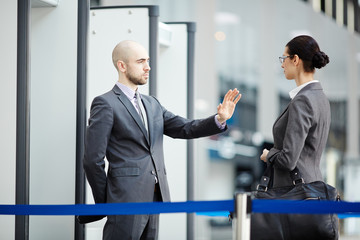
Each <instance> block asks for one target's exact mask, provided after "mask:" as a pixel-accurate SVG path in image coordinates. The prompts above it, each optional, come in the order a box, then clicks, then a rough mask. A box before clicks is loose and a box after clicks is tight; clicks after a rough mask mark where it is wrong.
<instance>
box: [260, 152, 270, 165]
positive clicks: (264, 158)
mask: <svg viewBox="0 0 360 240" xmlns="http://www.w3.org/2000/svg"><path fill="white" fill-rule="evenodd" d="M268 153H269V150H267V149H266V148H264V150H263V153H262V154H261V156H260V159H261V161H263V162H265V163H266V162H267V160H266V157H267V155H268Z"/></svg>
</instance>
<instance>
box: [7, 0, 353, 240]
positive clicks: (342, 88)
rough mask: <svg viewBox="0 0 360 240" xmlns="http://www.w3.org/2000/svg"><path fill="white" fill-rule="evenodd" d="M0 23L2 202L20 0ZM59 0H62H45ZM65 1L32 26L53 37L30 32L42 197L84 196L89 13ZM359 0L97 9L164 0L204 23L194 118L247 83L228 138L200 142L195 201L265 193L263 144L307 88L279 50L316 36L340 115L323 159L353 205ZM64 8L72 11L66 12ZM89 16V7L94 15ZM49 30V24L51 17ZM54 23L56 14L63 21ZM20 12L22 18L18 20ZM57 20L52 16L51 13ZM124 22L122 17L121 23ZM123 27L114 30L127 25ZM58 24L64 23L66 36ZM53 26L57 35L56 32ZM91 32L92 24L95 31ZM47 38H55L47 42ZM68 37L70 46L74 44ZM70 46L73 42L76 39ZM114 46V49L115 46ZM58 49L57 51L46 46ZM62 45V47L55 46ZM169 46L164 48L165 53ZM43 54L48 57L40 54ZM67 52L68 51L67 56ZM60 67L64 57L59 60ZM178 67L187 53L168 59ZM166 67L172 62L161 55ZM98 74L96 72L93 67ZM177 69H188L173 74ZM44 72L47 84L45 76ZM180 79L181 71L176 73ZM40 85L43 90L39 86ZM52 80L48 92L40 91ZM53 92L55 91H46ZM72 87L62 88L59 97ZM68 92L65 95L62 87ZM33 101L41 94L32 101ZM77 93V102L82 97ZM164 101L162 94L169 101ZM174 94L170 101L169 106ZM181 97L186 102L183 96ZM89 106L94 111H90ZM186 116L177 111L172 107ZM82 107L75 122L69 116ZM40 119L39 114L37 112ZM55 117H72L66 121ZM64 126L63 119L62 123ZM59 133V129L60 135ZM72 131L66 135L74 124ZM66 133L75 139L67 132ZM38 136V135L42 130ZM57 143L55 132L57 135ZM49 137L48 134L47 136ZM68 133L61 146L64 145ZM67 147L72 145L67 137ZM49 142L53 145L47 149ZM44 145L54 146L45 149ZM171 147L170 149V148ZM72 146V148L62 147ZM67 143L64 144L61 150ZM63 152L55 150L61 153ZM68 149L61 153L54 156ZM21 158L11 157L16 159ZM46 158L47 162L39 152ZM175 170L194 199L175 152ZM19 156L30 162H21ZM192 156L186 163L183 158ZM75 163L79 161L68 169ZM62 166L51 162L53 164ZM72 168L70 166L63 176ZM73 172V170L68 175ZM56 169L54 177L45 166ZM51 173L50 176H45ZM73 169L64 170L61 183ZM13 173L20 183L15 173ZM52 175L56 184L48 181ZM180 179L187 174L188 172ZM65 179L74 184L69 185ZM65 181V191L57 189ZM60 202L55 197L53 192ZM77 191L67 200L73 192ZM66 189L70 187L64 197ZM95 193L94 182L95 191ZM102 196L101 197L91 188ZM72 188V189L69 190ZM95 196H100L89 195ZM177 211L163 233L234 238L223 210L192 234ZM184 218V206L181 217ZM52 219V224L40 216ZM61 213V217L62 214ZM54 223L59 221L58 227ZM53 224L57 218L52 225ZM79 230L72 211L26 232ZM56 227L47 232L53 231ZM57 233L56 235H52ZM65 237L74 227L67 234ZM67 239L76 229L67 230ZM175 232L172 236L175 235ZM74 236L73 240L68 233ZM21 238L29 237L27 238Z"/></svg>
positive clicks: (165, 18)
mask: <svg viewBox="0 0 360 240" xmlns="http://www.w3.org/2000/svg"><path fill="white" fill-rule="evenodd" d="M1 2H2V4H3V6H5V8H2V10H0V12H1V13H2V14H0V15H1V16H0V20H1V21H0V26H1V28H2V29H4V34H2V37H1V38H0V43H1V44H0V49H2V51H3V52H4V54H3V56H2V57H0V63H1V64H0V65H1V66H2V67H1V69H2V73H0V78H1V79H2V80H0V81H1V85H2V86H5V87H4V88H3V87H1V88H2V90H0V93H1V94H0V100H1V101H0V102H2V103H0V106H1V107H2V108H3V109H4V111H3V115H2V118H1V119H0V131H1V132H2V134H0V135H2V136H0V142H1V144H0V149H1V152H3V153H4V157H3V158H2V159H1V160H0V162H1V164H2V165H3V166H4V167H3V168H2V169H0V179H2V181H1V182H2V183H0V189H2V191H4V192H6V193H7V194H5V195H2V196H0V203H9V204H13V203H14V202H16V199H15V189H16V187H15V186H16V179H17V178H16V177H15V173H14V172H15V171H16V161H15V159H18V155H16V153H18V152H17V151H16V146H17V145H16V144H15V142H16V137H15V136H16V119H17V118H16V116H17V114H16V111H15V110H14V109H16V102H17V101H16V95H17V94H19V92H18V93H17V94H16V79H17V77H18V76H17V74H16V60H17V58H16V52H17V46H16V44H14V42H16V40H17V35H16V30H14V29H16V27H17V21H16V19H17V14H19V13H17V5H16V4H14V3H11V2H12V1H7V0H1ZM34 2H50V5H51V4H52V3H51V1H34ZM54 2H57V3H56V4H54V5H55V6H56V7H53V6H52V7H45V8H40V9H34V8H32V10H31V11H32V13H31V14H32V17H31V24H32V25H31V26H32V28H33V29H35V27H36V29H40V28H41V29H46V35H44V33H45V32H44V33H43V35H41V39H42V40H44V41H39V37H38V36H37V37H36V35H35V34H33V35H30V42H31V44H32V46H33V49H35V50H36V51H37V53H35V50H34V51H33V52H32V55H31V59H32V63H31V72H32V85H31V89H32V90H34V91H31V90H30V92H32V101H31V107H30V108H31V109H32V112H31V116H32V118H34V119H33V121H32V122H31V127H30V128H31V133H32V134H33V135H31V136H32V137H31V138H30V142H31V143H30V146H31V148H30V153H29V154H28V159H29V161H30V162H32V163H33V164H34V165H33V166H34V167H33V168H30V170H29V172H28V173H29V175H30V176H29V179H30V192H29V195H30V200H29V203H37V204H47V203H53V204H64V203H70V204H73V203H74V202H76V199H75V197H74V195H73V194H72V193H73V192H75V191H77V188H76V187H75V185H74V182H76V181H77V180H76V174H75V172H76V168H75V159H76V158H77V157H76V154H77V150H76V149H77V148H76V143H75V142H76V139H75V137H74V136H75V132H76V129H77V128H76V124H75V123H74V122H75V121H74V118H75V116H76V112H77V111H78V110H77V108H76V105H74V101H73V100H75V99H76V97H77V95H78V94H79V93H78V92H76V88H77V86H76V78H77V75H76V74H77V71H76V66H77V65H76V64H77V63H76V56H77V55H76V53H77V51H78V47H79V46H77V45H76V39H77V31H78V29H77V27H76V26H77V24H76V22H77V21H78V15H79V14H80V11H79V9H77V8H78V3H77V1H73V2H72V1H70V0H61V1H56V0H54ZM359 2H360V1H358V0H309V1H300V0H252V1H246V0H171V1H169V0H146V1H145V0H143V1H142V0H91V1H90V2H89V7H90V8H97V7H109V6H127V5H129V6H134V5H135V6H142V5H156V6H159V21H160V22H163V23H166V22H194V23H195V24H196V31H195V47H194V56H195V57H194V85H193V94H194V106H193V107H194V117H195V118H202V117H207V116H209V115H210V114H214V113H215V112H216V106H217V105H218V104H219V103H220V102H221V101H222V98H223V96H224V95H225V93H226V92H227V91H228V89H230V88H231V89H232V88H237V89H239V91H240V92H241V93H242V98H241V100H240V102H239V103H238V104H237V107H236V111H235V114H234V116H233V117H232V119H230V120H229V121H228V122H227V124H228V126H229V130H228V131H226V132H225V133H223V134H220V135H216V136H212V137H209V138H204V139H197V140H195V141H194V142H193V144H194V156H195V157H194V159H195V161H194V193H195V195H194V199H195V200H224V199H232V198H233V197H234V194H235V193H236V192H244V191H246V192H249V191H252V190H254V189H255V187H256V185H257V182H258V179H259V177H260V176H261V174H262V171H263V170H264V165H263V164H262V162H261V161H260V159H259V156H260V154H261V152H262V149H263V148H270V147H271V146H272V124H273V123H274V121H275V120H276V118H277V117H278V115H279V114H280V113H281V112H282V110H283V109H284V107H286V105H287V103H288V102H289V101H290V98H289V94H288V93H289V91H290V90H292V89H293V88H295V87H296V85H295V82H294V81H289V80H286V79H285V77H284V75H283V70H282V68H281V64H280V63H279V60H278V57H279V56H281V55H282V54H283V51H284V47H285V45H286V44H287V42H288V41H289V40H291V39H292V38H293V37H295V36H297V35H301V34H307V35H311V36H313V37H314V38H315V39H316V40H317V42H318V44H319V46H320V48H321V50H322V51H323V52H325V53H326V54H327V55H328V56H329V58H330V63H329V64H328V65H327V66H326V67H325V68H323V69H320V70H317V72H316V74H315V78H316V79H318V80H319V81H320V82H321V84H322V86H323V88H324V91H325V93H326V95H327V96H328V99H329V101H330V105H331V111H332V118H331V120H332V122H331V128H330V133H329V138H328V142H327V146H326V149H325V151H324V154H323V160H322V163H321V164H322V165H321V169H322V173H323V176H324V180H325V181H326V182H327V183H329V184H331V185H333V186H335V187H336V188H337V189H338V190H339V192H340V194H341V198H342V199H343V200H345V201H357V202H359V201H360V191H358V185H359V184H360V157H359V147H360V131H359V120H360V101H359V100H360V98H359V96H360V35H359V34H360V26H359V24H360V17H359V14H360V8H359ZM57 11H62V13H61V15H60V16H59V15H56V14H57V13H56V12H57ZM89 15H90V14H89ZM51 19H53V20H52V22H51V25H49V26H47V22H49V21H51ZM54 19H55V20H54ZM10 20H11V21H10ZM44 20H46V21H44ZM119 24H120V23H119ZM116 25H117V23H114V26H115V27H114V26H109V27H110V28H113V30H114V31H116ZM56 29H63V30H62V32H60V31H59V30H56ZM52 31H54V32H52ZM89 32H90V33H93V32H92V29H91V27H90V28H89ZM46 40H48V41H46ZM66 42H67V44H68V45H66V48H65V46H64V45H63V44H64V43H66ZM69 46H70V47H69ZM112 47H113V46H110V48H111V49H112ZM44 49H47V50H44ZM48 49H51V54H50V55H46V53H45V52H46V51H48ZM164 51H165V50H164V49H161V48H160V55H161V54H162V52H164ZM39 52H42V54H39ZM56 59H62V60H61V61H57V60H56ZM51 63H53V64H51ZM169 64H170V65H174V66H176V64H177V61H176V59H170V60H169ZM157 68H158V70H159V72H163V71H164V72H166V68H165V67H162V65H161V64H160V63H159V65H158V66H157ZM87 71H90V70H89V69H87ZM171 74H173V75H178V74H181V73H180V72H176V71H174V72H172V73H171ZM37 80H41V81H38V82H37ZM169 81H171V79H169ZM36 86H39V89H36V91H35V87H36ZM40 86H42V88H41V87H40ZM46 92H48V93H46ZM51 93H52V94H54V93H55V95H56V94H58V93H59V99H61V100H56V101H61V103H62V104H63V105H62V109H53V108H50V109H47V110H48V111H49V112H50V113H51V114H49V115H50V116H51V117H47V116H44V114H43V110H44V107H43V105H42V104H43V102H44V99H45V98H44V97H43V96H42V94H47V97H48V98H46V99H50V100H49V101H50V102H51V101H55V100H53V99H52V98H51V97H50V98H49V96H50V95H51ZM60 93H61V96H60ZM63 94H65V95H63ZM29 98H30V97H29ZM71 99H72V100H71ZM160 100H161V97H160ZM165 101H166V100H163V101H162V102H163V103H164V102H165ZM178 101H179V100H178ZM87 110H88V109H87ZM169 110H171V111H173V112H174V113H177V109H169ZM64 112H67V114H69V112H70V115H72V117H71V118H70V117H69V118H64V116H63V113H64ZM35 117H36V118H35ZM56 119H58V120H59V121H60V120H61V124H64V125H60V127H59V125H57V124H55V123H56V121H57V120H56ZM51 123H53V124H51ZM54 129H55V131H53V130H54ZM64 129H66V131H63V130H64ZM65 132H67V135H64V134H65ZM35 136H36V137H35ZM53 138H54V139H56V140H50V139H53ZM58 138H59V139H60V140H58ZM39 139H41V140H39ZM58 141H61V142H58ZM64 143H66V144H67V145H66V146H65V147H64V148H63V147H62V146H63V145H62V144H64ZM44 145H46V146H45V147H44ZM44 148H46V149H48V150H50V153H49V155H47V156H44ZM165 148H166V147H165ZM62 149H66V150H62ZM59 150H60V151H59ZM55 152H56V153H55ZM55 155H56V156H57V159H58V160H57V161H51V160H49V159H54V158H55ZM9 159H10V160H9ZM39 159H43V160H41V161H40V160H39ZM165 160H166V165H167V167H168V168H169V169H168V170H169V171H168V172H169V173H168V175H169V184H170V190H171V194H172V196H173V198H172V201H184V200H186V191H185V190H184V188H185V186H183V187H182V188H181V187H177V186H179V185H177V184H178V183H177V181H180V182H184V181H185V179H181V176H179V175H177V172H176V169H177V168H176V166H174V163H173V162H171V155H170V156H169V157H166V158H165ZM17 161H19V160H17ZM184 161H185V159H184ZM69 166H71V168H70V169H69V168H68V167H69ZM49 168H51V169H52V170H49ZM59 169H63V170H64V171H63V173H61V174H60V173H59V172H60V170H59ZM66 171H68V172H66ZM45 172H46V174H45ZM57 174H59V175H61V176H64V175H65V176H67V177H66V181H69V184H70V185H71V187H70V188H69V187H68V186H69V185H67V187H64V186H63V185H64V182H63V181H61V182H60V181H59V180H56V179H57V176H58V175H57ZM184 174H185V175H186V172H185V173H184ZM39 176H41V177H39ZM60 178H62V177H59V178H58V179H60ZM9 179H10V180H9ZM44 179H47V180H48V179H51V180H50V181H54V182H55V184H53V185H52V186H45V185H44V183H43V181H44ZM179 179H180V180H179ZM65 185H66V184H65ZM54 186H56V187H54ZM54 188H56V190H55V191H54V192H53V193H52V196H53V198H52V199H50V200H49V199H47V197H46V196H48V195H49V191H50V192H51V191H53V189H54ZM67 190H69V191H71V192H72V193H71V194H70V195H71V196H70V197H68V198H63V196H64V195H66V194H62V192H63V191H67ZM57 194H59V195H57ZM87 194H89V189H87ZM90 194H91V193H90ZM59 196H61V197H59ZM90 198H91V196H90ZM168 215H169V214H164V215H161V217H160V221H161V230H160V231H161V232H160V239H161V240H163V239H180V240H181V239H197V240H205V239H206V240H207V239H212V240H220V239H221V240H224V239H232V226H231V222H229V221H228V219H227V217H226V216H224V215H215V216H214V215H212V216H207V215H195V216H194V223H193V225H194V228H193V230H192V233H191V234H190V237H189V234H186V231H188V229H187V228H186V226H187V225H186V224H187V223H186V221H187V219H186V214H178V215H180V216H181V217H180V218H178V219H176V220H173V221H174V222H176V224H177V225H175V226H173V225H171V223H170V222H171V221H172V218H171V216H168ZM171 215H174V214H171ZM40 218H42V220H41V221H38V222H37V220H38V219H40ZM0 219H1V220H2V221H3V224H1V225H2V226H0V238H1V239H15V233H14V232H15V229H16V226H15V224H14V223H15V219H14V217H13V216H0ZM58 219H61V220H58ZM52 223H54V225H53V224H52ZM43 224H49V226H48V227H47V228H46V229H44V228H43ZM101 224H103V223H101V222H99V223H95V224H93V225H88V226H86V229H85V239H101V228H102V225H101ZM340 226H341V238H340V239H359V238H360V219H359V218H346V219H341V224H340ZM76 228H77V226H76V224H74V219H73V218H71V217H56V218H55V217H35V216H34V217H30V230H28V231H29V232H30V233H29V235H30V237H29V236H27V237H28V238H27V239H49V238H47V237H48V236H51V233H54V232H58V233H57V234H60V236H62V237H59V238H51V239H72V238H74V239H81V238H78V236H77V235H76V234H75V232H76V230H75V229H76ZM47 232H48V233H47ZM48 234H49V235H48ZM64 234H65V235H64ZM64 236H67V237H64ZM169 236H171V237H169ZM69 237H70V238H69ZM19 239H20V238H19Z"/></svg>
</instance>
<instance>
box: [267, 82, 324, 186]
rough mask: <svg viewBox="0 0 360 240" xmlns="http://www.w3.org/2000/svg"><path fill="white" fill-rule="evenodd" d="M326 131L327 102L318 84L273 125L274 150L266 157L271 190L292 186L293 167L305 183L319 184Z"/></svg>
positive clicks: (301, 94)
mask: <svg viewBox="0 0 360 240" xmlns="http://www.w3.org/2000/svg"><path fill="white" fill-rule="evenodd" d="M329 128H330V104H329V101H328V99H327V97H326V95H325V94H324V92H323V89H322V87H321V84H320V83H311V84H309V85H307V86H305V87H304V88H303V89H301V90H300V92H299V93H298V94H297V95H296V96H295V97H294V98H293V99H292V100H291V102H290V103H289V105H288V106H287V108H286V109H285V110H284V111H283V113H282V114H281V115H280V116H279V117H278V119H277V120H276V121H275V123H274V126H273V137H274V147H273V148H271V149H270V151H269V153H268V155H267V160H268V162H274V176H273V186H274V187H279V186H289V185H292V181H291V178H290V175H289V172H290V171H292V170H293V169H294V168H295V167H296V166H297V167H298V169H299V171H300V173H301V174H302V176H303V178H304V180H305V182H313V181H317V180H323V179H322V175H321V172H320V167H319V164H320V159H321V155H322V153H323V151H324V148H325V145H326V142H327V138H328V133H329Z"/></svg>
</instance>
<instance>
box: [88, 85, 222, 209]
mask: <svg viewBox="0 0 360 240" xmlns="http://www.w3.org/2000/svg"><path fill="white" fill-rule="evenodd" d="M141 98H142V101H143V105H144V107H145V110H146V114H147V119H148V129H149V135H148V134H147V132H146V129H145V127H144V125H143V123H142V121H141V118H140V116H139V114H138V113H137V111H136V109H135V108H134V106H133V105H132V103H131V102H130V101H129V99H128V98H127V97H126V96H125V94H124V93H123V92H122V91H121V90H120V89H119V88H118V87H117V86H116V85H115V86H114V88H113V89H112V90H111V91H109V92H107V93H105V94H103V95H101V96H98V97H96V98H95V99H94V100H93V102H92V105H91V111H90V118H89V124H88V127H87V132H86V138H85V155H84V169H85V173H86V176H87V179H88V181H89V184H90V186H91V188H92V192H93V196H94V199H95V202H96V203H113V202H152V201H153V197H154V186H155V177H154V175H155V174H156V175H157V178H158V180H159V187H160V191H161V196H162V199H163V201H165V202H166V201H170V193H169V187H168V182H167V177H166V168H165V164H164V155H163V135H164V134H165V135H167V136H169V137H172V138H183V139H190V138H198V137H204V136H209V135H213V134H216V133H220V132H222V131H223V130H220V129H219V128H218V126H217V125H216V123H215V120H214V116H211V117H209V118H206V119H202V120H188V119H185V118H182V117H180V116H176V115H174V114H173V113H171V112H169V111H167V110H166V109H165V108H164V107H163V106H161V105H160V103H159V102H158V100H157V99H156V98H155V97H152V96H146V95H142V97H141ZM174 154H176V153H174ZM105 156H106V158H107V160H108V162H109V169H108V171H107V173H105V169H104V167H105V161H104V158H105ZM169 161H171V159H169ZM184 161H185V159H184Z"/></svg>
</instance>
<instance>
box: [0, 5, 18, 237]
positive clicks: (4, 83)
mask: <svg viewBox="0 0 360 240" xmlns="http://www.w3.org/2000/svg"><path fill="white" fill-rule="evenodd" d="M0 29H1V30H2V32H1V37H0V52H1V54H0V66H1V71H0V79H1V87H0V109H1V112H2V114H1V117H0V133H1V134H0V152H1V158H0V165H1V168H0V190H1V194H0V203H1V204H15V177H16V176H15V171H16V169H15V168H16V86H17V84H16V82H17V79H16V69H17V68H16V64H17V63H16V61H17V58H16V54H17V50H16V49H17V1H12V0H5V1H2V3H1V8H0ZM0 223H1V224H0V239H14V237H15V217H14V216H11V215H0Z"/></svg>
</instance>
